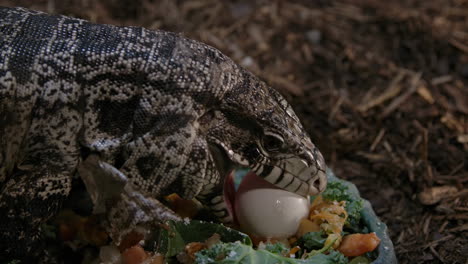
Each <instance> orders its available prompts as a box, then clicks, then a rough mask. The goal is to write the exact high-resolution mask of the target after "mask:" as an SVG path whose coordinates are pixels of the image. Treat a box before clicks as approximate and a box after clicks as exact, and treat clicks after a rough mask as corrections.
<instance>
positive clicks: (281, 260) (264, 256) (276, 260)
mask: <svg viewBox="0 0 468 264" xmlns="http://www.w3.org/2000/svg"><path fill="white" fill-rule="evenodd" d="M195 255H196V259H195V263H200V264H208V263H219V264H228V263H229V264H236V263H263V264H347V263H348V259H347V258H346V257H345V256H343V255H342V254H341V253H339V252H337V251H331V252H330V253H329V254H327V255H325V254H317V255H315V256H312V257H310V258H308V259H294V258H289V257H283V256H281V255H277V254H273V253H271V252H269V251H267V250H261V249H260V250H254V249H253V248H252V247H251V246H247V245H243V244H241V243H239V242H236V243H223V244H216V245H214V246H213V247H211V248H209V249H205V250H202V251H200V252H198V253H196V254H195Z"/></svg>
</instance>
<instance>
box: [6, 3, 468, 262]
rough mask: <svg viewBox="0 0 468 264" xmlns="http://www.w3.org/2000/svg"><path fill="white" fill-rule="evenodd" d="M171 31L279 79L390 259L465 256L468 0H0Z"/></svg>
mask: <svg viewBox="0 0 468 264" xmlns="http://www.w3.org/2000/svg"><path fill="white" fill-rule="evenodd" d="M0 5H2V6H23V7H28V8H31V9H36V10H41V11H46V12H49V13H57V14H64V15H69V16H74V17H80V18H84V19H87V20H91V21H94V22H98V23H109V24H114V25H131V26H143V27H146V28H150V29H162V30H168V31H175V32H180V33H181V34H183V35H186V36H188V37H190V38H193V39H197V40H200V41H202V42H205V43H208V44H210V45H212V46H214V47H216V48H218V49H220V50H221V51H223V52H224V53H225V54H227V55H229V56H230V57H231V58H233V59H234V60H235V61H236V62H238V63H239V64H241V65H243V66H244V67H246V68H247V69H249V70H250V71H252V72H254V73H255V74H257V75H258V76H259V77H261V78H262V79H264V80H265V81H266V82H268V83H269V84H270V85H272V86H273V87H275V88H276V89H278V90H279V91H280V92H281V93H282V94H283V95H284V96H285V97H286V98H287V99H288V100H289V101H290V102H291V104H292V106H293V108H294V109H295V111H296V113H297V114H298V116H299V117H300V118H301V119H302V121H303V123H304V125H305V127H306V129H307V130H308V132H309V133H310V135H311V138H312V140H313V141H314V142H315V144H316V145H318V146H319V148H320V150H321V151H322V153H323V154H324V155H325V158H326V160H327V163H328V165H329V166H330V167H331V168H332V169H333V170H334V171H335V173H336V174H337V176H338V177H341V178H344V179H348V180H350V181H352V182H353V183H355V184H356V185H357V186H358V188H359V189H360V191H361V193H362V196H363V197H364V198H366V199H369V200H370V201H371V202H372V204H373V206H374V208H375V210H376V212H377V214H378V215H379V217H381V218H382V220H384V221H385V222H386V223H387V224H388V225H389V228H390V234H391V236H392V239H393V242H394V244H395V248H396V252H397V256H398V258H399V260H400V263H462V264H466V263H468V262H467V259H468V188H467V186H468V1H466V0H431V1H426V0H394V1H378V0H361V1H359V0H354V1H353V0H347V1H325V0H316V1H306V0H304V1H279V0H277V1H217V0H192V1H171V0H159V1H157V0H121V1H119V0H96V1H93V0H62V1H58V0H56V1H53V0H30V1H26V0H17V1H6V0H0Z"/></svg>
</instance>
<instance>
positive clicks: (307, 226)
mask: <svg viewBox="0 0 468 264" xmlns="http://www.w3.org/2000/svg"><path fill="white" fill-rule="evenodd" d="M318 231H320V221H319V220H314V221H312V220H309V219H306V218H304V219H302V220H301V222H300V223H299V228H298V229H297V233H296V236H297V237H301V236H303V235H305V234H306V233H309V232H318Z"/></svg>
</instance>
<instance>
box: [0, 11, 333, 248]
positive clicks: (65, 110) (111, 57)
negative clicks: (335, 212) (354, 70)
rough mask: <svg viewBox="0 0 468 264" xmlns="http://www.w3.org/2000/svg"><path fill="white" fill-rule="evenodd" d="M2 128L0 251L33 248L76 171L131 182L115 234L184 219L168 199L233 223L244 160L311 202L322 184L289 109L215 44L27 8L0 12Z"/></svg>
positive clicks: (313, 152)
mask: <svg viewBox="0 0 468 264" xmlns="http://www.w3.org/2000/svg"><path fill="white" fill-rule="evenodd" d="M0 135H1V139H0V217H1V218H2V219H0V220H1V222H2V223H5V224H2V226H1V227H0V236H1V237H0V239H1V240H0V250H5V252H7V254H9V255H11V256H20V255H22V254H24V252H29V251H30V250H32V249H33V245H34V243H33V241H36V240H37V239H38V238H39V237H40V225H41V224H42V223H44V221H46V220H47V219H49V218H50V217H52V216H53V215H54V214H56V213H57V211H58V210H59V209H60V206H61V204H62V202H63V200H64V199H65V198H66V197H67V195H68V194H69V192H70V188H71V179H72V177H73V175H74V174H75V173H76V172H77V171H78V170H80V168H82V169H81V171H83V174H86V173H89V174H93V175H96V174H100V172H99V171H100V170H101V172H102V173H103V174H106V173H107V174H115V175H119V176H118V177H120V178H122V179H123V178H125V179H124V180H123V182H125V183H124V185H126V187H125V188H127V189H126V192H127V193H126V195H127V196H128V197H127V196H126V198H122V197H120V199H121V200H120V203H119V202H117V205H115V204H114V206H113V207H112V208H111V209H109V210H110V212H109V215H112V217H110V218H112V219H111V220H109V221H110V222H111V223H110V224H109V225H110V226H114V233H115V232H116V230H117V231H118V228H122V227H123V226H125V225H134V226H136V225H138V224H141V223H137V222H135V221H136V220H135V219H137V220H138V219H139V220H141V222H145V221H146V222H150V221H163V220H167V219H177V216H175V215H174V214H172V213H171V211H170V210H169V209H167V208H165V207H164V206H163V205H162V204H160V203H159V202H158V199H160V198H161V197H163V196H164V195H167V194H170V193H178V194H179V195H181V196H182V197H184V198H187V199H193V198H197V199H199V200H201V201H202V202H204V203H205V204H206V205H207V206H209V207H211V208H217V209H219V208H221V209H222V210H218V212H216V213H217V215H218V216H219V218H220V219H221V220H222V221H224V222H229V221H231V220H232V219H231V218H230V217H231V216H230V215H229V213H228V212H227V210H225V207H226V206H225V204H224V201H223V200H222V199H221V198H222V193H223V182H224V179H225V178H226V175H227V174H228V173H229V171H231V170H232V168H233V167H236V166H243V167H249V168H251V169H252V170H253V171H254V172H255V173H256V174H257V175H259V176H261V177H263V178H265V179H266V180H267V181H270V182H272V183H273V184H275V185H277V186H278V187H280V188H285V189H286V190H289V191H292V192H296V193H298V194H300V195H303V196H305V195H308V194H316V193H318V192H320V191H322V190H323V189H324V188H325V185H326V177H325V174H324V171H325V164H324V161H323V158H322V156H321V154H320V152H319V151H318V150H317V148H316V147H315V146H314V145H313V144H312V142H311V141H310V139H309V137H308V136H307V134H306V132H305V131H304V129H303V128H302V126H301V124H300V122H299V120H298V118H297V117H296V115H295V114H294V112H293V110H292V108H291V106H290V105H289V104H288V103H287V102H286V101H285V100H284V99H283V98H282V97H281V96H280V95H279V93H277V92H276V91H275V90H274V89H272V88H270V87H269V86H267V85H266V84H265V83H264V82H262V81H260V80H259V79H257V78H256V77H255V76H253V75H252V74H251V73H250V72H248V71H246V70H245V69H243V68H241V67H239V66H238V65H236V64H235V63H234V62H233V61H232V60H230V59H229V58H228V57H226V56H225V55H223V54H222V53H221V52H219V51H218V50H216V49H215V48H212V47H210V46H208V45H205V44H203V43H200V42H197V41H194V40H190V39H187V38H184V37H182V36H180V35H177V34H175V33H169V32H163V31H154V30H147V29H143V28H138V27H116V26H111V25H99V24H93V23H90V22H87V21H85V20H80V19H75V18H69V17H65V16H53V15H48V14H45V13H41V12H37V11H31V10H27V9H22V8H0ZM85 153H88V154H89V153H93V154H94V155H93V156H94V157H98V158H97V161H96V160H94V161H93V162H94V163H92V162H90V163H89V164H87V163H86V162H85V161H86V159H87V154H85ZM83 164H84V165H83ZM93 164H94V165H93ZM80 166H81V167H80ZM93 166H94V167H93ZM81 171H80V174H81ZM96 171H98V172H96ZM100 187H102V186H100ZM122 188H123V187H122ZM220 197H221V198H220ZM137 200H138V201H139V202H135V201H137ZM122 201H123V202H122ZM135 204H137V205H136V206H135ZM132 206H133V207H132ZM145 208H146V209H145ZM148 208H149V209H148ZM119 210H120V211H119ZM145 210H146V214H145V216H144V217H139V218H138V217H136V215H138V214H139V211H145ZM140 216H141V214H140ZM132 219H133V220H132ZM117 221H120V222H119V223H116V222H117ZM132 221H133V222H132ZM112 222H114V223H112ZM130 222H131V223H130ZM111 234H113V232H111ZM116 236H117V235H116Z"/></svg>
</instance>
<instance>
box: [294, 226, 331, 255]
mask: <svg viewBox="0 0 468 264" xmlns="http://www.w3.org/2000/svg"><path fill="white" fill-rule="evenodd" d="M325 240H327V235H326V234H325V232H323V230H321V231H318V232H309V233H306V234H305V235H303V236H302V237H301V238H300V239H299V244H300V245H301V246H302V247H304V248H305V249H307V250H313V249H319V248H322V247H323V245H324V244H325Z"/></svg>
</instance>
